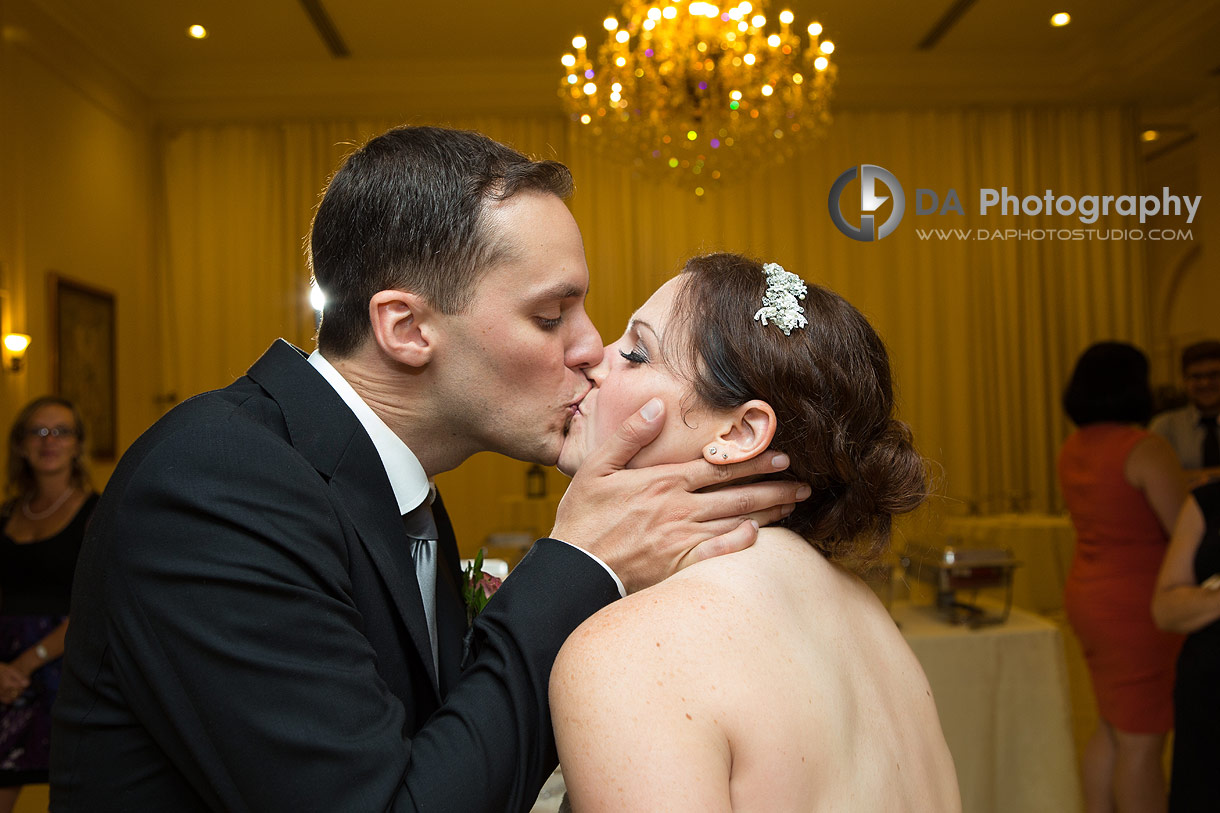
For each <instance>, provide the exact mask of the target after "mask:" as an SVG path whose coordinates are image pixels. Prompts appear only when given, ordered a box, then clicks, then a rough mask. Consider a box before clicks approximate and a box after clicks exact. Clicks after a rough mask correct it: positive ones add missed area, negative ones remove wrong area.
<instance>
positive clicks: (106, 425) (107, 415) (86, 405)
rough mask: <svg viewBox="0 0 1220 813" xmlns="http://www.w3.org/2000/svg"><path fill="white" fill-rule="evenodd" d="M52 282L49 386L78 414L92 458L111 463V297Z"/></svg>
mask: <svg viewBox="0 0 1220 813" xmlns="http://www.w3.org/2000/svg"><path fill="white" fill-rule="evenodd" d="M48 277H49V282H50V289H51V294H50V300H51V327H52V330H53V331H54V334H53V335H54V337H55V338H54V342H53V343H52V344H53V346H52V350H51V383H52V385H53V386H54V388H55V392H56V393H57V394H58V395H61V396H63V397H64V398H67V399H68V400H69V401H72V402H73V403H74V404H76V406H77V407H78V408H79V409H80V411H81V415H82V416H83V417H84V419H85V425H86V428H87V432H88V435H89V437H88V448H89V452H90V454H92V456H93V457H94V458H96V459H98V460H113V459H114V457H115V453H116V451H117V448H118V437H117V436H118V426H117V424H118V421H117V416H116V410H117V399H116V385H115V381H116V377H115V336H114V325H115V318H114V317H115V314H114V294H113V293H111V292H109V291H103V290H101V289H100V288H94V287H92V286H90V285H84V284H82V283H79V282H74V281H73V280H70V279H67V278H66V277H63V276H60V275H59V274H56V273H54V272H51V273H50V274H48Z"/></svg>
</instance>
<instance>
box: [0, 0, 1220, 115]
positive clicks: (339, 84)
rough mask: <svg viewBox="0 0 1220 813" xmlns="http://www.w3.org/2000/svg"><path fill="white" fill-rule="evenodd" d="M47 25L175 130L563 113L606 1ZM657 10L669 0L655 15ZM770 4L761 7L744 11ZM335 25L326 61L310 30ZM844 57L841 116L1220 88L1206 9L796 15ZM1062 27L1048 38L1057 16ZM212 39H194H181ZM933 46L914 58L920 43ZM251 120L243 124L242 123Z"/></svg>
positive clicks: (364, 1) (1189, 93)
mask: <svg viewBox="0 0 1220 813" xmlns="http://www.w3.org/2000/svg"><path fill="white" fill-rule="evenodd" d="M23 1H24V2H27V3H30V4H32V5H33V6H36V7H37V8H38V9H40V10H41V11H42V12H44V13H45V14H47V15H48V16H50V17H52V18H53V19H55V20H56V21H57V22H58V23H59V24H60V25H62V26H63V27H64V28H66V29H67V30H68V31H69V32H70V33H71V34H73V35H74V36H75V37H76V38H78V39H80V40H82V41H83V42H84V44H85V45H86V46H87V47H88V49H89V50H90V51H93V52H94V53H96V54H97V55H99V56H100V57H101V58H103V59H104V60H105V61H107V62H108V63H109V64H110V65H111V66H113V67H114V68H116V69H117V70H118V71H119V72H120V73H121V74H123V75H124V76H126V77H127V78H128V79H129V80H130V81H131V83H132V84H133V85H134V86H135V87H136V88H137V89H138V90H139V91H140V92H141V93H143V94H144V95H145V96H147V97H148V98H149V99H150V100H151V101H152V102H153V104H154V105H156V106H158V107H160V109H161V111H162V112H163V114H165V115H166V116H168V117H169V118H173V117H175V116H179V117H189V116H190V115H192V111H193V110H201V111H202V110H207V111H209V113H210V114H212V115H214V114H215V113H216V112H217V111H218V110H223V109H229V110H232V111H233V112H234V113H235V114H242V115H256V114H257V113H259V112H265V113H267V114H280V115H282V114H283V113H284V112H286V111H288V110H289V109H297V108H300V107H301V106H302V105H305V106H308V105H309V104H319V105H321V106H322V107H323V108H327V109H328V110H329V109H330V108H334V107H335V106H336V105H337V106H338V107H341V108H350V109H345V110H344V112H360V110H361V109H368V110H370V111H371V110H372V108H373V107H376V102H375V100H376V99H378V98H385V97H386V96H387V95H389V96H390V97H400V96H403V95H405V96H409V97H410V98H412V99H413V100H417V101H418V103H419V104H422V105H424V106H425V107H444V106H446V105H450V106H453V105H459V104H460V105H463V106H465V107H466V108H470V107H471V106H472V105H475V106H478V107H479V109H489V110H490V109H495V108H500V109H502V108H513V109H522V108H529V109H544V108H553V107H554V106H555V105H556V101H555V87H556V83H557V81H558V78H559V75H560V66H559V62H558V58H559V56H560V54H562V53H563V52H564V51H565V50H566V49H567V47H568V43H569V42H570V40H571V37H572V36H573V35H574V34H576V33H584V34H586V35H587V36H589V38H590V40H591V42H593V43H597V42H600V39H601V36H602V35H603V34H604V32H603V31H602V29H601V20H602V19H603V18H604V17H605V16H606V15H607V13H609V12H610V11H611V10H612V9H613V10H617V6H616V5H615V4H612V3H611V2H607V0H566V2H563V3H556V2H548V0H514V2H492V1H491V0H448V2H434V3H417V2H406V1H405V0H404V1H401V2H394V1H393V0H173V2H165V0H23ZM659 2H664V0H659ZM764 4H766V0H755V6H760V5H764ZM311 7H313V9H314V11H315V12H318V11H320V12H321V15H322V16H324V17H326V18H328V19H329V20H330V21H331V23H332V24H333V32H334V33H335V34H337V37H338V39H339V40H341V43H342V45H344V46H346V50H347V51H348V53H349V55H347V56H336V55H335V54H334V53H333V52H332V50H331V48H330V47H328V45H327V42H326V41H325V39H324V36H323V33H322V30H323V29H320V28H319V26H318V25H317V24H316V23H315V16H316V15H315V16H311V13H310V8H311ZM781 8H790V9H791V10H792V11H793V12H794V13H795V14H796V19H797V24H798V25H799V26H801V27H803V26H804V25H805V24H806V23H808V22H809V21H811V20H814V19H816V20H818V21H820V22H821V23H822V24H823V25H824V26H825V31H826V34H825V35H824V36H827V37H829V38H831V39H832V40H834V42H835V43H836V45H837V50H836V53H835V57H836V59H837V62H838V65H839V70H840V74H839V87H838V90H837V91H836V104H837V105H839V106H842V107H853V106H886V105H912V104H933V105H935V104H963V103H966V104H978V103H984V104H985V103H1014V102H1015V103H1027V102H1111V101H1126V102H1133V103H1138V104H1142V105H1158V106H1167V105H1174V104H1188V103H1190V102H1191V100H1193V99H1196V98H1198V97H1199V96H1200V95H1201V94H1202V93H1204V92H1207V91H1208V90H1209V88H1215V87H1216V86H1217V84H1218V83H1220V49H1218V48H1217V47H1216V43H1218V42H1220V2H1216V0H1062V2H1061V1H1060V0H873V1H872V2H864V0H854V1H853V0H790V2H787V3H785V4H783V5H779V4H776V3H775V2H771V3H770V4H769V10H770V12H771V13H772V14H774V13H777V12H778V11H779V10H781ZM1064 10H1066V11H1070V12H1071V14H1072V19H1073V21H1072V24H1071V25H1069V26H1067V27H1066V28H1061V29H1056V28H1052V27H1051V26H1050V25H1049V23H1048V21H1049V18H1050V15H1051V14H1052V13H1053V12H1056V11H1064ZM193 23H200V24H202V25H204V26H206V27H207V29H208V31H209V36H208V37H207V39H204V40H192V39H189V38H188V37H187V36H186V33H185V32H186V28H187V26H188V25H190V24H193ZM937 30H939V31H941V32H943V35H942V36H940V37H939V39H938V40H937V41H936V42H935V43H934V44H933V45H932V46H931V47H928V48H920V47H919V46H920V43H921V42H922V41H924V40H925V39H926V38H927V37H928V35H929V34H930V32H934V31H937ZM243 111H244V112H243Z"/></svg>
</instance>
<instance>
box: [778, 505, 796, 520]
mask: <svg viewBox="0 0 1220 813" xmlns="http://www.w3.org/2000/svg"><path fill="white" fill-rule="evenodd" d="M795 510H796V506H795V505H791V504H789V505H785V506H784V507H783V508H781V509H780V514H782V515H783V516H785V517H786V516H788V515H789V514H791V513H792V512H793V511H795Z"/></svg>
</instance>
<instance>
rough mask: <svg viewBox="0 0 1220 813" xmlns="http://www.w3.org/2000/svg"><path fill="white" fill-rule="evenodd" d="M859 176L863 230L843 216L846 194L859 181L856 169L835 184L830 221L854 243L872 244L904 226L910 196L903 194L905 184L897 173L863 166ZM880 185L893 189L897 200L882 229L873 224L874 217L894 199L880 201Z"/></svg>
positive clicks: (890, 190)
mask: <svg viewBox="0 0 1220 813" xmlns="http://www.w3.org/2000/svg"><path fill="white" fill-rule="evenodd" d="M858 174H859V178H860V226H859V228H857V227H855V226H853V225H851V224H850V223H848V222H847V218H846V217H844V216H843V205H842V204H843V201H842V197H843V190H844V189H846V188H847V185H848V184H849V183H851V182H852V181H854V180H855V179H856V177H857V169H856V167H852V168H851V169H849V170H847V171H846V172H844V173H843V174H842V175H840V176H839V177H838V178H836V179H835V182H834V184H833V185H832V186H831V187H830V200H829V206H830V219H831V220H832V221H833V222H834V224H835V226H837V227H838V229H839V231H841V232H843V233H844V234H846V235H847V236H848V237H850V238H851V239H853V240H859V241H861V242H863V243H869V242H872V241H874V240H880V239H882V238H883V237H887V236H889V234H890V233H891V232H892V231H894V229H896V228H898V224H899V223H900V222H902V214H903V212H904V211H906V207H907V200H906V195H905V194H903V191H902V184H900V183H898V179H897V178H895V177H894V173H892V172H890V171H889V170H888V169H885V168H883V167H879V166H876V165H874V164H861V165H860V167H859V170H858ZM878 181H880V182H881V183H882V184H884V185H885V187H886V188H887V189H889V192H890V196H892V197H893V198H894V208H893V209H892V210H891V212H890V216H889V217H888V218H886V220H885V222H884V223H882V224H881V226H880V227H878V226H876V224H875V223H874V222H873V220H874V218H875V215H874V214H873V213H874V212H876V211H877V210H878V209H879V208H881V204H883V203H885V202H886V201H887V200H889V199H890V198H889V197H888V196H887V197H878V195H877V182H878Z"/></svg>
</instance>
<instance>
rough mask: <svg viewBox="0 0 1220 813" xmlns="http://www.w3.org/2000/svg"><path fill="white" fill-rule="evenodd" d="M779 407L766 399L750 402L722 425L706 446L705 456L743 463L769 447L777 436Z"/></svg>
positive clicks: (721, 461) (722, 462) (718, 461)
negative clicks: (776, 420) (776, 408)
mask: <svg viewBox="0 0 1220 813" xmlns="http://www.w3.org/2000/svg"><path fill="white" fill-rule="evenodd" d="M775 425H776V424H775V410H773V409H772V408H771V405H770V404H768V403H767V402H766V401H758V400H754V401H747V402H745V403H744V404H742V405H741V406H739V407H737V408H736V409H735V410H733V411H732V412H731V413H729V414H728V415H727V416H726V417H725V418H724V420H723V422H722V423H720V424H719V430H718V432H717V434H716V438H715V439H714V440H713V441H712V442H711V443H708V444H705V445H704V447H703V459H704V460H706V461H708V462H709V463H716V464H717V465H728V464H729V463H740V462H742V461H743V460H749V459H751V458H753V457H757V456H758V455H760V454H762V453H763V452H765V451H766V450H767V447H769V446H770V445H771V440H772V439H773V438H774V437H775Z"/></svg>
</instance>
